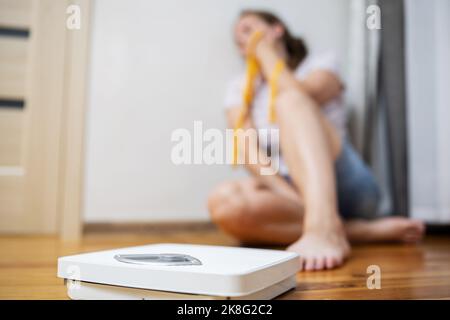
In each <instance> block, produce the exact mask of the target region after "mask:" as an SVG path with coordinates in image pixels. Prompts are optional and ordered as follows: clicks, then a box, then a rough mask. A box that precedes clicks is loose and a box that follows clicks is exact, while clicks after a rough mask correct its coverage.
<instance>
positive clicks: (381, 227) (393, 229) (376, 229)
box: [345, 217, 425, 243]
mask: <svg viewBox="0 0 450 320" xmlns="http://www.w3.org/2000/svg"><path fill="white" fill-rule="evenodd" d="M345 229H346V232H347V236H348V238H349V240H350V241H359V242H389V241H395V242H406V243H415V242H418V241H420V240H421V239H422V238H423V236H424V233H425V225H424V223H423V222H422V221H419V220H413V219H409V218H405V217H385V218H379V219H377V220H373V221H366V220H351V221H347V222H346V223H345Z"/></svg>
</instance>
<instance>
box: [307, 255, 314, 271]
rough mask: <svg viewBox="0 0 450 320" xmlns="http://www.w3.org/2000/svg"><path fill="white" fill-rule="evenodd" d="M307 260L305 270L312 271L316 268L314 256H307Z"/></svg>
mask: <svg viewBox="0 0 450 320" xmlns="http://www.w3.org/2000/svg"><path fill="white" fill-rule="evenodd" d="M305 259H306V262H305V270H307V271H311V270H314V260H315V259H314V257H306V258H305Z"/></svg>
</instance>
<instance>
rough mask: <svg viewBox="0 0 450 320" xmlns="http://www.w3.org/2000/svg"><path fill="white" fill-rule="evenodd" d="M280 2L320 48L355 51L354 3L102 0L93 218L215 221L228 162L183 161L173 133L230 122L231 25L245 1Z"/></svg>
mask: <svg viewBox="0 0 450 320" xmlns="http://www.w3.org/2000/svg"><path fill="white" fill-rule="evenodd" d="M243 7H246V8H249V7H263V8H275V9H276V12H278V13H280V15H281V16H282V17H283V18H284V19H285V20H286V21H287V22H288V25H289V26H290V27H291V29H292V31H293V32H294V33H296V34H300V35H304V36H305V37H306V40H307V41H308V43H309V44H310V46H311V47H312V48H313V51H323V50H328V49H334V50H336V52H337V53H338V54H339V55H340V56H341V57H342V58H343V59H344V61H343V62H344V63H345V58H346V56H347V52H346V48H347V21H348V17H347V16H348V2H347V0H340V1H336V0H320V1H319V0H310V1H299V0H281V1H280V0H278V1H245V2H244V1H237V0H227V1H220V2H219V1H210V0H191V1H181V0H165V1H148V0H95V3H94V13H93V28H92V45H91V66H90V83H89V91H90V95H89V101H88V119H87V120H88V122H87V141H86V145H87V152H86V162H85V163H86V173H85V188H84V190H85V206H84V217H85V220H86V221H88V222H94V221H155V220H170V219H179V220H193V219H200V220H201V219H207V211H206V196H207V193H208V191H209V190H210V189H211V188H212V187H213V186H214V185H216V184H217V183H219V182H220V181H222V180H225V179H230V178H232V176H233V175H234V176H236V175H237V174H242V173H236V172H232V170H231V169H230V168H229V167H226V166H206V165H203V166H200V165H197V166H175V165H173V164H172V162H171V161H170V151H171V147H172V146H173V143H172V142H171V141H170V135H171V132H172V130H174V129H176V128H180V127H182V128H183V127H184V128H188V129H190V130H192V127H193V121H194V120H203V121H204V125H205V127H207V128H211V127H219V128H224V125H225V122H224V117H223V110H222V98H223V92H224V88H225V85H226V83H227V80H229V79H230V77H232V76H233V75H234V74H235V73H236V72H238V71H239V70H240V68H241V62H240V61H239V59H238V56H237V54H236V52H235V50H234V47H233V42H232V38H231V28H232V24H233V22H234V21H235V18H236V16H237V13H238V12H239V11H240V9H241V8H243Z"/></svg>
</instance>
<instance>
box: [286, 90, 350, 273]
mask: <svg viewBox="0 0 450 320" xmlns="http://www.w3.org/2000/svg"><path fill="white" fill-rule="evenodd" d="M277 121H278V124H279V127H280V144H281V151H282V153H283V156H284V158H285V160H286V163H287V166H288V168H289V173H290V176H291V177H292V180H293V182H294V184H295V185H296V187H297V189H298V190H299V193H300V194H301V196H302V200H303V202H304V208H305V210H304V211H305V212H304V219H303V234H302V236H301V237H300V238H299V239H298V241H297V242H295V243H294V244H293V245H291V246H290V247H289V250H292V251H295V252H298V253H299V254H300V256H301V257H303V264H304V268H305V269H306V270H313V269H315V270H320V269H324V268H333V267H335V266H337V265H340V264H341V263H342V262H343V260H344V259H345V257H346V256H347V255H348V254H349V253H350V246H349V244H348V241H347V238H346V235H345V230H344V227H343V223H342V221H341V219H340V217H339V215H338V210H337V196H336V181H335V171H334V160H335V159H336V157H337V155H338V154H339V152H340V148H341V141H340V138H339V136H338V134H337V133H336V131H335V130H334V128H332V126H331V125H330V124H329V123H328V122H327V120H326V119H324V117H323V115H322V114H321V112H320V107H319V106H318V105H317V104H316V103H315V102H314V101H313V100H312V99H311V98H310V97H309V96H308V95H307V94H306V93H303V92H302V91H300V90H297V88H292V89H286V90H284V91H282V92H280V94H279V96H278V99H277Z"/></svg>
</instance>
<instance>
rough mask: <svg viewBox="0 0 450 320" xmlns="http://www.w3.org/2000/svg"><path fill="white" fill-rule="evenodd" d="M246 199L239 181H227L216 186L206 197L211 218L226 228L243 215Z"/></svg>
mask: <svg viewBox="0 0 450 320" xmlns="http://www.w3.org/2000/svg"><path fill="white" fill-rule="evenodd" d="M246 207H247V204H246V200H245V197H244V195H243V191H242V186H241V185H240V183H239V182H227V183H224V184H221V185H219V186H218V187H216V188H215V189H214V190H213V191H212V192H211V193H210V195H209V197H208V210H209V214H210V216H211V219H212V221H213V222H214V223H216V224H218V225H219V226H220V227H224V228H227V227H229V226H231V225H234V224H236V223H239V221H240V220H241V218H242V217H243V216H244V215H245V211H246Z"/></svg>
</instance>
